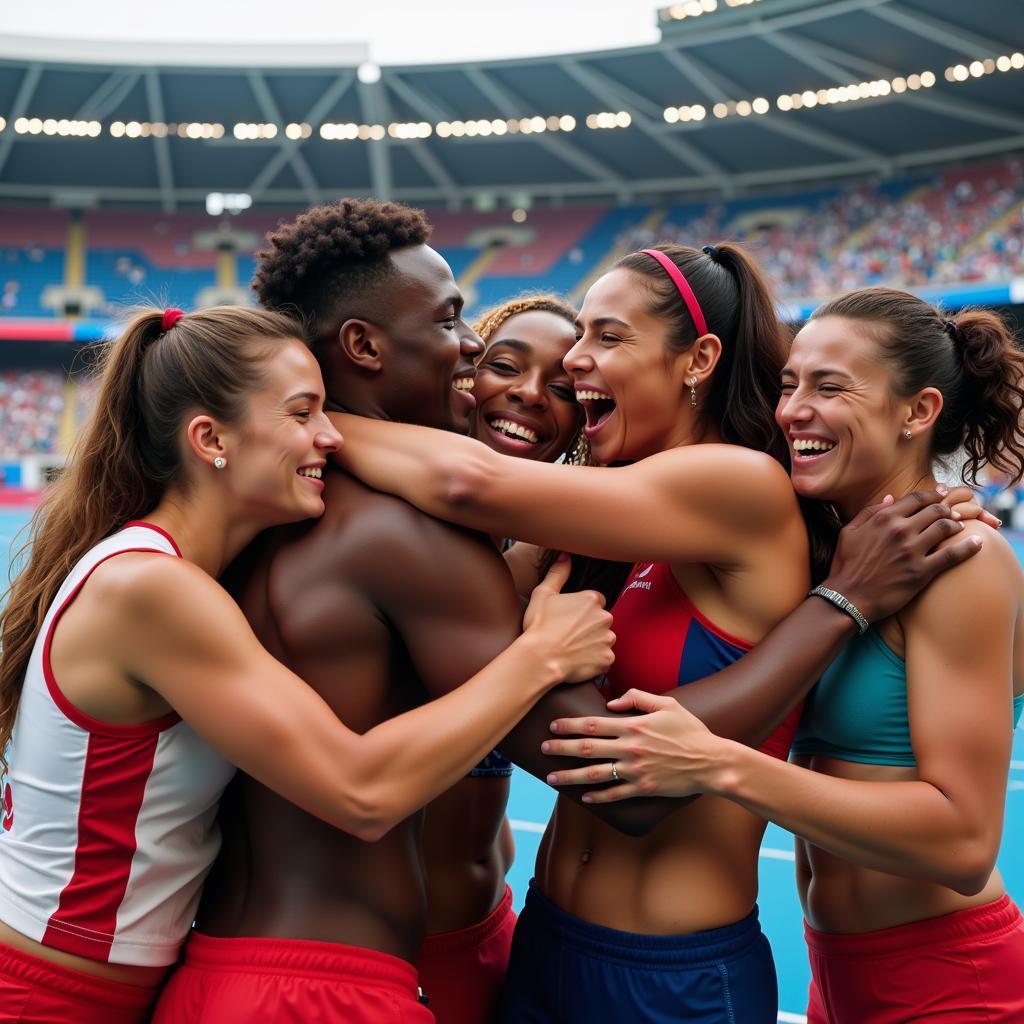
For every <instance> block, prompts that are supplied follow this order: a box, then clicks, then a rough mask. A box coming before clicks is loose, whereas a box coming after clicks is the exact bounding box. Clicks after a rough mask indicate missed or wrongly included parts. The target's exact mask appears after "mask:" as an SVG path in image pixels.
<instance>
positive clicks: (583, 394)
mask: <svg viewBox="0 0 1024 1024" xmlns="http://www.w3.org/2000/svg"><path fill="white" fill-rule="evenodd" d="M602 398H603V399H605V401H611V399H610V397H609V396H608V395H606V394H604V393H603V392H601V391H577V392H576V401H577V402H591V401H600V400H601V399H602Z"/></svg>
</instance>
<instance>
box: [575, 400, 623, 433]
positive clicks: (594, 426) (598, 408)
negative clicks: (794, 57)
mask: <svg viewBox="0 0 1024 1024" xmlns="http://www.w3.org/2000/svg"><path fill="white" fill-rule="evenodd" d="M576 401H577V402H579V404H580V405H582V406H583V414H584V415H585V416H586V417H587V422H586V425H585V426H584V428H583V430H584V433H585V434H586V435H587V437H593V435H594V434H596V433H597V432H598V431H599V430H600V429H601V428H602V427H603V426H604V425H605V423H606V422H607V421H608V417H609V416H611V414H612V413H613V412H615V400H614V399H613V398H612V397H611V396H610V395H606V394H605V393H604V392H603V391H594V390H592V389H589V388H580V389H579V390H577V392H576Z"/></svg>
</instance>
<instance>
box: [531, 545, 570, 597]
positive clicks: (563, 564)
mask: <svg viewBox="0 0 1024 1024" xmlns="http://www.w3.org/2000/svg"><path fill="white" fill-rule="evenodd" d="M571 568H572V559H571V558H570V557H569V555H567V554H566V553H565V552H564V551H563V552H561V553H560V554H559V556H558V557H557V558H556V559H555V560H554V562H552V564H551V568H550V569H548V571H547V575H545V577H544V579H542V580H541V581H540V583H538V584H537V586H536V587H535V588H534V589H535V590H537V589H540V588H541V587H543V588H544V589H545V590H550V591H551V592H552V593H555V594H557V593H560V592H561V589H562V587H564V586H565V584H566V581H567V580H568V579H569V570H570V569H571Z"/></svg>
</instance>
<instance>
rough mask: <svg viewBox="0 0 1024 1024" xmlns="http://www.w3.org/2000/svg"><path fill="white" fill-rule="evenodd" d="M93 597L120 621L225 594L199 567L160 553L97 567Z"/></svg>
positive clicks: (92, 583) (123, 558)
mask: <svg viewBox="0 0 1024 1024" xmlns="http://www.w3.org/2000/svg"><path fill="white" fill-rule="evenodd" d="M88 586H89V591H90V595H91V597H92V598H93V599H94V600H95V601H96V602H97V603H98V604H100V605H101V606H102V607H104V608H105V609H107V610H108V611H110V612H111V613H113V614H116V615H117V616H119V617H122V616H125V615H132V616H133V617H137V616H139V615H141V614H148V613H153V612H160V611H163V610H170V609H172V608H175V607H178V606H180V605H182V604H186V603H187V602H190V601H195V600H202V599H203V598H204V597H210V596H215V595H217V594H218V593H223V590H222V588H221V587H220V586H219V585H218V584H217V582H216V581H215V580H214V579H213V578H212V577H211V576H210V575H209V574H208V573H205V572H204V571H203V570H202V569H200V568H199V567H198V566H197V565H195V564H193V563H192V562H189V561H187V560H186V559H184V558H176V557H174V556H172V555H167V554H163V553H162V552H159V551H126V552H124V553H123V554H120V555H118V556H117V557H116V558H109V559H107V561H105V562H103V563H102V564H101V565H99V566H97V567H96V569H95V570H94V571H93V573H92V575H91V576H90V578H89V584H88Z"/></svg>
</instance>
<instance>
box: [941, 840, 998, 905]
mask: <svg viewBox="0 0 1024 1024" xmlns="http://www.w3.org/2000/svg"><path fill="white" fill-rule="evenodd" d="M952 851H953V852H954V853H955V855H956V856H955V858H954V859H953V860H952V861H951V863H949V864H947V865H946V872H945V874H946V877H945V878H943V879H942V883H943V884H944V885H945V886H947V887H948V888H950V889H952V890H953V891H954V892H958V893H959V894H960V895H961V896H977V895H978V893H980V892H981V891H982V890H983V889H984V888H985V886H986V885H988V882H989V879H990V878H991V877H992V872H993V871H994V870H995V866H996V857H997V855H998V853H999V840H998V838H997V839H996V841H995V842H992V841H991V840H989V839H981V838H978V839H973V840H969V841H967V842H965V843H963V844H956V845H954V846H953V847H952Z"/></svg>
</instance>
